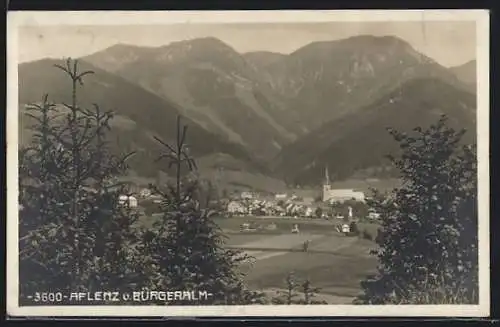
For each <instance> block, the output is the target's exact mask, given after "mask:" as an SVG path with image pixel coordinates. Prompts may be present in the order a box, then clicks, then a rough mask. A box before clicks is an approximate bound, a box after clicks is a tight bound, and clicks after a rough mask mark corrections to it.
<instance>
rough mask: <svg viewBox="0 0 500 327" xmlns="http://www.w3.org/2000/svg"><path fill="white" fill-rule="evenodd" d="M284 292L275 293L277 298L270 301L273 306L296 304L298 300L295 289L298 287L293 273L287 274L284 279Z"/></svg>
mask: <svg viewBox="0 0 500 327" xmlns="http://www.w3.org/2000/svg"><path fill="white" fill-rule="evenodd" d="M285 284H286V291H277V292H276V293H277V296H276V297H274V298H273V299H272V303H273V304H288V305H290V304H297V302H298V301H299V300H297V299H296V298H297V297H298V293H297V289H298V287H299V285H298V282H297V280H296V279H295V275H294V273H293V272H290V273H288V274H287V276H286V279H285Z"/></svg>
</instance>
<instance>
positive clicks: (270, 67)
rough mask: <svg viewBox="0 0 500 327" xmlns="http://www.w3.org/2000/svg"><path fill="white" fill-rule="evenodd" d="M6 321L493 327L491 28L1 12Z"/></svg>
mask: <svg viewBox="0 0 500 327" xmlns="http://www.w3.org/2000/svg"><path fill="white" fill-rule="evenodd" d="M7 41H8V47H7V64H8V69H7V72H8V84H7V88H8V105H7V160H8V162H7V176H8V186H7V196H8V198H7V201H8V204H7V209H8V210H7V213H8V216H7V228H8V230H7V305H8V306H7V311H8V314H9V315H11V316H52V317H54V316H56V317H57V316H61V317H69V316H115V317H117V316H123V317H125V316H144V317H170V316H172V317H174V316H177V317H182V316H185V317H223V316H224V317H228V316H229V317H238V316H246V317H261V316H266V317H270V316H277V317H311V316H323V317H325V316H332V317H333V316H340V317H348V316H434V317H436V316H455V317H486V316H488V315H489V307H490V302H489V301H490V298H489V294H490V284H489V283H490V280H489V278H490V277H489V188H488V185H489V162H488V160H489V159H488V158H489V143H488V140H489V129H488V126H489V13H488V12H487V11H484V10H412V11H391V10H375V11H374V10H355V11H225V12H222V11H203V12H201V11H199V12H197V11H179V12H167V11H165V12H159V11H157V12H118V11H116V12H113V11H109V12H105V11H95V12H49V11H47V12H9V13H8V31H7Z"/></svg>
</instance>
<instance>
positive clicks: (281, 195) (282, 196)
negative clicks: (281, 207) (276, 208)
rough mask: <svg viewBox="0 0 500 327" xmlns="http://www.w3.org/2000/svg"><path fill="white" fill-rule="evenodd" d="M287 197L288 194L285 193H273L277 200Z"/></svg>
mask: <svg viewBox="0 0 500 327" xmlns="http://www.w3.org/2000/svg"><path fill="white" fill-rule="evenodd" d="M287 197H288V194H286V193H278V194H276V195H274V198H275V199H277V200H284V199H286V198H287Z"/></svg>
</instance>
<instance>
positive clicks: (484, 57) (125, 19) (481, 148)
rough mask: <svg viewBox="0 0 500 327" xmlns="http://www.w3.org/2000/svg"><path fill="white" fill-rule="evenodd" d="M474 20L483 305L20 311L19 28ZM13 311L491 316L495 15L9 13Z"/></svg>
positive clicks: (55, 311) (27, 310) (28, 311)
mask: <svg viewBox="0 0 500 327" xmlns="http://www.w3.org/2000/svg"><path fill="white" fill-rule="evenodd" d="M360 20H361V21H373V22H374V21H422V20H426V21H451V20H453V21H461V20H462V21H463V20H467V21H475V22H476V31H477V68H478V69H477V76H478V83H477V87H478V93H477V105H478V106H477V130H478V135H477V137H478V138H477V144H478V165H479V168H478V187H479V190H478V196H479V199H480V204H479V206H478V207H479V249H480V251H479V276H480V284H479V298H480V301H479V303H480V304H479V305H405V306H401V305H385V306H374V305H312V306H304V305H286V306H272V305H251V306H168V307H165V306H44V307H19V306H18V303H17V302H18V251H19V249H18V199H17V193H18V170H17V165H18V76H17V60H18V53H17V52H18V49H17V45H18V42H17V29H18V28H19V27H21V26H27V25H31V26H36V25H58V26H60V25H127V24H135V25H155V24H159V25H166V24H178V23H204V24H210V23H214V24H215V23H217V24H220V23H259V22H260V23H278V22H280V23H287V22H288V23H298V22H304V23H305V22H333V21H343V22H348V21H360ZM7 80H8V83H7V185H8V188H7V203H8V204H7V216H8V219H7V314H8V315H11V316H61V317H69V316H114V317H126V316H131V315H133V316H145V317H147V316H149V317H154V316H158V317H164V316H172V317H174V316H177V317H182V316H184V317H195V316H199V317H222V316H226V317H237V316H252V317H259V316H268V317H270V316H274V317H280V316H287V317H299V316H303V317H304V316H341V317H345V316H363V317H381V316H399V317H409V316H428V317H436V316H448V317H487V316H489V312H490V275H489V267H490V266H489V262H490V255H489V251H490V249H489V161H488V160H489V12H488V11H486V10H346V11H279V12H278V11H211V12H209V11H202V12H200V11H174V12H168V11H163V12H162V11H150V12H140V13H139V12H126V11H108V12H104V11H88V12H49V11H45V12H43V11H42V12H30V11H25V12H20V11H11V12H8V15H7Z"/></svg>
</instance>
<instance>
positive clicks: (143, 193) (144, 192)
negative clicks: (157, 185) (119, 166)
mask: <svg viewBox="0 0 500 327" xmlns="http://www.w3.org/2000/svg"><path fill="white" fill-rule="evenodd" d="M151 193H152V192H151V190H150V189H149V188H143V189H142V190H141V191H140V192H139V195H140V196H141V197H142V198H148V197H150V196H151Z"/></svg>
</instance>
